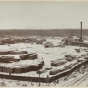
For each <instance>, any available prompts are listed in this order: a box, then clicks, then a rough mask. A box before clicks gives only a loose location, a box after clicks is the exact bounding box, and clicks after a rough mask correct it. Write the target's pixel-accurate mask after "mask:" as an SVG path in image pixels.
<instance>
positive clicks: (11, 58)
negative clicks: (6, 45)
mask: <svg viewBox="0 0 88 88" xmlns="http://www.w3.org/2000/svg"><path fill="white" fill-rule="evenodd" d="M19 56H20V58H16V59H15V58H14V56H1V57H0V62H3V63H10V62H12V61H13V62H17V61H20V60H26V59H29V60H34V59H37V57H38V56H37V54H35V53H32V54H22V55H19Z"/></svg>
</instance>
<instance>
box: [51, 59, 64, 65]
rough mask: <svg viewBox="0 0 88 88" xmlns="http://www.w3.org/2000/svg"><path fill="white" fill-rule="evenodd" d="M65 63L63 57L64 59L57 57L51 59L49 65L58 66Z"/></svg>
mask: <svg viewBox="0 0 88 88" xmlns="http://www.w3.org/2000/svg"><path fill="white" fill-rule="evenodd" d="M65 63H66V61H65V59H64V60H60V59H57V60H54V61H51V66H60V65H63V64H65Z"/></svg>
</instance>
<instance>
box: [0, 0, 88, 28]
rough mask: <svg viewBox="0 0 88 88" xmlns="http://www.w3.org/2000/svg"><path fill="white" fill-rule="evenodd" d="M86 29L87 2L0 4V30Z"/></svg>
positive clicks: (87, 25) (87, 24) (87, 23)
mask: <svg viewBox="0 0 88 88" xmlns="http://www.w3.org/2000/svg"><path fill="white" fill-rule="evenodd" d="M81 21H82V22H83V28H88V2H77V1H76V2H29V1H28V2H22V1H20V2H16V1H14V2H10V1H9V2H5V1H4V2H0V29H54V28H55V29H57V28H60V29H63V28H65V29H66V28H72V29H73V28H80V22H81Z"/></svg>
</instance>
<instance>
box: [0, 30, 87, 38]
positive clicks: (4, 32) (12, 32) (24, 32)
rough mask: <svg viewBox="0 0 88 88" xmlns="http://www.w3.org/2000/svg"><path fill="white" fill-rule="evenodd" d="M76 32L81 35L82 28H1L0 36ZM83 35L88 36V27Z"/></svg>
mask: <svg viewBox="0 0 88 88" xmlns="http://www.w3.org/2000/svg"><path fill="white" fill-rule="evenodd" d="M71 34H74V35H76V36H78V37H80V29H49V30H42V29H41V30H38V29H37V30H32V29H9V30H5V29H4V30H0V37H8V36H47V37H48V36H51V37H66V36H69V35H71ZM83 35H86V36H88V29H83Z"/></svg>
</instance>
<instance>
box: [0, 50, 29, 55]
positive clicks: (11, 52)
mask: <svg viewBox="0 0 88 88" xmlns="http://www.w3.org/2000/svg"><path fill="white" fill-rule="evenodd" d="M27 53H28V52H27V51H9V50H8V51H6V50H4V51H0V55H8V54H27Z"/></svg>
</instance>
